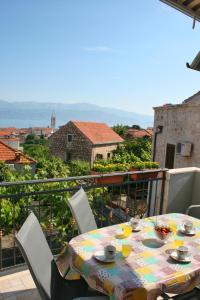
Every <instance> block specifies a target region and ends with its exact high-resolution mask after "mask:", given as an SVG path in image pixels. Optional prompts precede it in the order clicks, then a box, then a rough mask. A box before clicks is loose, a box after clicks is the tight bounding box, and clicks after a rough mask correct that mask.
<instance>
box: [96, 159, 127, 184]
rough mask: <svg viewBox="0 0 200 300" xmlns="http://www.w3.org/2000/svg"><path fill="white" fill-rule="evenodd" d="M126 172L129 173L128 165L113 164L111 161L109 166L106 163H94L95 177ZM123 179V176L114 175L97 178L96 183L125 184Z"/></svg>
mask: <svg viewBox="0 0 200 300" xmlns="http://www.w3.org/2000/svg"><path fill="white" fill-rule="evenodd" d="M126 171H128V164H122V163H112V162H111V161H108V162H107V164H106V163H105V162H102V163H101V162H97V163H94V165H93V167H92V174H93V175H104V174H112V173H117V172H126ZM123 178H124V176H123V175H112V176H108V177H103V176H102V177H99V178H95V182H96V183H98V184H110V183H111V184H112V183H121V182H123Z"/></svg>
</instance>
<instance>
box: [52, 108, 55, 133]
mask: <svg viewBox="0 0 200 300" xmlns="http://www.w3.org/2000/svg"><path fill="white" fill-rule="evenodd" d="M51 128H52V129H53V130H55V129H56V114H55V112H54V111H53V112H52V115H51Z"/></svg>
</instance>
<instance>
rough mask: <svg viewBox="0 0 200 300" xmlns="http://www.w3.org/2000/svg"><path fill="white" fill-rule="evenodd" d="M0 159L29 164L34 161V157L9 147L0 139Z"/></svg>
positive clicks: (7, 161)
mask: <svg viewBox="0 0 200 300" xmlns="http://www.w3.org/2000/svg"><path fill="white" fill-rule="evenodd" d="M0 161H4V162H5V163H13V164H14V163H19V164H30V163H36V161H35V160H34V159H32V158H31V157H29V156H27V155H25V154H23V153H22V152H20V151H18V150H15V149H13V148H11V147H10V146H8V145H6V144H4V143H3V142H1V141H0Z"/></svg>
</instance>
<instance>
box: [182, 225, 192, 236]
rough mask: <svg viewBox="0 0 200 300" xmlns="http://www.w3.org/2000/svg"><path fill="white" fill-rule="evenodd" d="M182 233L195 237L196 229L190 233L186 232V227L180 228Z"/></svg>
mask: <svg viewBox="0 0 200 300" xmlns="http://www.w3.org/2000/svg"><path fill="white" fill-rule="evenodd" d="M180 232H181V233H183V234H185V235H195V234H196V230H195V228H192V230H190V231H185V228H184V226H181V227H180Z"/></svg>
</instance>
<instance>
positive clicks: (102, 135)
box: [49, 121, 123, 164]
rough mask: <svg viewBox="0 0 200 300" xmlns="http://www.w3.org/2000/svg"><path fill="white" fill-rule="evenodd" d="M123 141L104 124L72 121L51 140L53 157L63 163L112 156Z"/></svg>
mask: <svg viewBox="0 0 200 300" xmlns="http://www.w3.org/2000/svg"><path fill="white" fill-rule="evenodd" d="M121 142H123V139H122V138H121V137H120V136H119V135H118V134H116V133H115V132H114V131H113V130H112V129H111V128H109V127H108V126H107V125H106V124H104V123H95V122H78V121H70V122H68V123H67V124H66V125H64V126H62V127H61V128H60V129H59V130H57V131H56V132H55V133H54V134H53V135H52V136H51V137H50V138H49V147H50V152H51V154H52V155H55V156H58V157H60V158H61V159H62V160H63V161H70V160H84V161H87V162H89V163H90V164H93V162H94V161H95V160H96V159H107V158H110V157H111V156H112V151H113V150H115V149H116V148H117V146H118V144H119V143H121Z"/></svg>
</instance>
